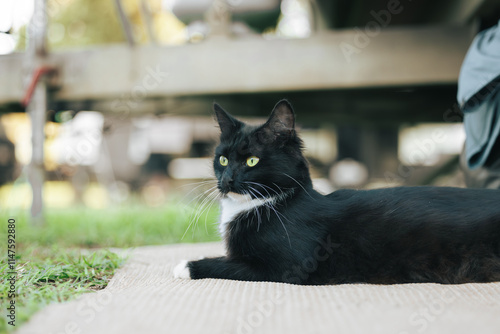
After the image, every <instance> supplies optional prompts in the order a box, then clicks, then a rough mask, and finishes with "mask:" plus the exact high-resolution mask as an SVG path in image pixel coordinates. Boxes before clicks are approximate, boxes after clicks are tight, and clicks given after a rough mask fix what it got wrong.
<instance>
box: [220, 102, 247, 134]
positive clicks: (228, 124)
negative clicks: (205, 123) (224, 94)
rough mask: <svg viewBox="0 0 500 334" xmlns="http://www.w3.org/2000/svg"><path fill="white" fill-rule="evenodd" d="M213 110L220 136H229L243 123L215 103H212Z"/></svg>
mask: <svg viewBox="0 0 500 334" xmlns="http://www.w3.org/2000/svg"><path fill="white" fill-rule="evenodd" d="M214 112H215V117H216V118H217V122H218V123H219V128H220V131H221V138H225V137H229V136H231V135H232V134H234V133H235V132H236V131H238V130H239V129H240V128H241V126H242V124H243V123H241V122H240V121H238V120H237V119H236V118H234V117H233V116H231V115H229V113H228V112H227V111H225V110H224V109H222V107H221V106H220V105H218V104H217V103H214Z"/></svg>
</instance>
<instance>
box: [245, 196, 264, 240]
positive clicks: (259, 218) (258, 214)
mask: <svg viewBox="0 0 500 334" xmlns="http://www.w3.org/2000/svg"><path fill="white" fill-rule="evenodd" d="M249 188H250V189H253V190H255V189H254V188H253V187H249ZM248 192H249V193H250V195H252V196H254V197H256V196H255V194H254V193H253V192H252V190H248ZM253 210H254V211H255V214H256V215H257V232H259V230H260V224H261V222H262V218H261V215H260V211H259V207H258V205H254V207H253Z"/></svg>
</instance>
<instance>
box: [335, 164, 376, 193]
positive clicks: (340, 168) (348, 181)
mask: <svg viewBox="0 0 500 334" xmlns="http://www.w3.org/2000/svg"><path fill="white" fill-rule="evenodd" d="M329 176H330V180H332V182H333V183H334V184H335V185H336V186H337V187H339V188H357V187H361V186H362V185H363V184H365V183H366V182H367V181H368V168H366V166H365V165H364V164H362V163H361V162H358V161H356V160H353V159H344V160H341V161H339V162H337V163H336V164H335V165H333V167H332V168H331V169H330V173H329Z"/></svg>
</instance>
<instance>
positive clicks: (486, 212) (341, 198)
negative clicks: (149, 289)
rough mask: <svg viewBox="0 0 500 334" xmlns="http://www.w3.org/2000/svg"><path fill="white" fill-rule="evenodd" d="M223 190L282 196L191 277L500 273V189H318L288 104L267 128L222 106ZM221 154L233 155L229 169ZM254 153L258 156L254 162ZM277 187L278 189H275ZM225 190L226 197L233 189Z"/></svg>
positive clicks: (395, 278) (193, 265)
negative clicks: (325, 192) (249, 161)
mask: <svg viewBox="0 0 500 334" xmlns="http://www.w3.org/2000/svg"><path fill="white" fill-rule="evenodd" d="M215 113H216V116H217V119H218V122H219V126H220V128H221V143H220V145H219V146H218V147H217V149H216V154H215V159H214V169H215V174H216V176H217V179H218V186H219V189H220V191H221V192H222V193H223V194H227V193H228V192H232V193H240V194H244V193H250V194H251V196H252V198H257V197H261V198H268V197H271V196H275V197H276V198H278V199H277V200H276V202H274V203H273V205H272V207H271V205H270V204H269V203H267V204H265V205H262V206H259V207H256V208H254V209H251V210H249V211H245V212H243V213H240V214H238V215H236V216H235V217H234V219H232V220H231V222H230V223H228V225H227V231H226V232H225V237H224V239H225V242H226V246H227V256H225V257H219V258H206V259H202V260H198V261H192V262H189V263H188V265H187V267H188V268H189V275H190V277H191V278H193V279H199V278H225V279H234V280H243V281H275V282H288V283H296V284H336V283H357V282H367V283H379V284H392V283H411V282H437V283H467V282H491V281H500V190H479V189H478V190H474V189H459V188H438V187H399V188H387V189H377V190H338V191H335V192H333V193H331V194H329V195H327V196H324V195H321V194H319V193H318V192H316V191H315V190H314V189H313V187H312V183H311V179H310V176H309V170H308V165H307V162H306V160H305V158H304V156H303V155H302V141H301V140H300V138H299V137H298V135H297V133H296V132H295V129H294V122H295V118H294V113H293V111H292V108H291V106H290V104H289V103H288V102H287V101H285V100H283V101H280V102H279V103H278V104H277V105H276V107H275V109H274V110H273V112H272V114H271V116H270V118H269V120H268V121H267V123H265V124H264V125H262V126H250V125H247V124H244V123H242V122H240V121H238V120H236V119H234V118H233V117H232V116H230V115H229V114H227V113H226V112H225V111H224V110H222V108H221V107H220V106H218V105H215ZM220 155H224V156H226V157H227V158H228V160H229V164H228V165H227V166H226V167H224V166H222V165H221V164H220V163H219V157H220ZM249 156H257V157H259V158H260V161H259V163H258V164H257V165H256V166H254V167H248V166H246V165H245V161H246V159H247V158H248V157H249ZM278 195H279V196H278ZM226 196H227V195H226Z"/></svg>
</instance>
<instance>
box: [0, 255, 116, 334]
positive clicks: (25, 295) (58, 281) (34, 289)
mask: <svg viewBox="0 0 500 334" xmlns="http://www.w3.org/2000/svg"><path fill="white" fill-rule="evenodd" d="M123 261H124V258H122V257H120V256H118V255H117V254H115V253H112V252H110V251H108V250H97V251H94V252H91V253H89V254H82V253H81V251H80V250H76V249H73V250H67V249H62V248H58V247H57V246H53V247H51V248H40V247H30V248H29V249H25V250H24V251H23V252H22V253H20V255H17V273H18V274H17V281H16V298H15V301H16V304H15V306H16V322H15V324H16V327H12V326H10V325H8V324H7V320H10V319H7V318H6V316H5V313H6V307H7V306H6V305H7V301H8V300H7V295H8V291H9V285H8V284H3V285H2V286H1V288H0V296H1V297H0V298H1V300H2V313H3V314H2V318H1V320H0V333H3V332H6V331H7V330H12V329H14V328H19V327H18V326H19V325H20V324H22V323H24V322H26V321H27V320H28V319H29V317H30V316H31V315H32V314H33V313H35V312H36V311H37V310H39V309H40V308H42V307H44V306H46V305H48V304H50V303H52V302H63V301H66V300H69V299H71V298H74V297H76V296H78V295H80V294H82V293H85V292H91V291H95V290H100V289H103V288H104V287H106V285H107V284H108V282H109V280H110V279H111V277H112V276H113V274H114V272H115V270H116V269H117V268H118V267H119V266H120V265H121V263H122V262H123ZM10 276H11V275H9V274H8V268H7V264H2V267H1V268H0V279H1V280H2V282H7V281H8V279H9V277H10ZM4 305H5V307H4Z"/></svg>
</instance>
